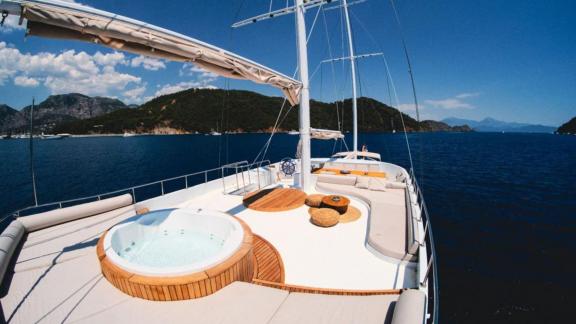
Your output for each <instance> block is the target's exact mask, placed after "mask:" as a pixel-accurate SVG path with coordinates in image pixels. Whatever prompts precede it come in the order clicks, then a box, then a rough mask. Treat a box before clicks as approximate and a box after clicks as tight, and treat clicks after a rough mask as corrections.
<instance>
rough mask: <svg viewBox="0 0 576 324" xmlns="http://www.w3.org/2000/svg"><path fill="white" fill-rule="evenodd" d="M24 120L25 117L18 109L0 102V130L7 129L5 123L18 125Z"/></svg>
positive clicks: (5, 130)
mask: <svg viewBox="0 0 576 324" xmlns="http://www.w3.org/2000/svg"><path fill="white" fill-rule="evenodd" d="M25 122H26V119H25V118H24V117H23V116H22V114H20V112H19V111H18V110H16V109H14V108H12V107H10V106H8V105H2V104H0V132H2V133H4V132H7V131H9V129H8V127H7V125H20V124H22V123H25ZM5 125H6V126H5Z"/></svg>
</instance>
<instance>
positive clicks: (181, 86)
mask: <svg viewBox="0 0 576 324" xmlns="http://www.w3.org/2000/svg"><path fill="white" fill-rule="evenodd" d="M191 88H197V89H216V87H215V86H213V85H209V84H204V83H202V82H198V81H187V82H179V83H176V84H165V85H163V86H162V87H160V89H158V90H157V91H156V93H154V96H153V97H160V96H164V95H167V94H171V93H176V92H180V91H184V90H188V89H191Z"/></svg>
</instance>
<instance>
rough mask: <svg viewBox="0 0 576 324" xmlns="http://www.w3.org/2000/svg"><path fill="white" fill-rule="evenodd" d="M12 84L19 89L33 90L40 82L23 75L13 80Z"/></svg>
mask: <svg viewBox="0 0 576 324" xmlns="http://www.w3.org/2000/svg"><path fill="white" fill-rule="evenodd" d="M14 84H15V85H17V86H20V87H30V88H34V87H37V86H38V85H39V84H40V82H39V81H38V80H37V79H34V78H29V77H27V76H24V75H19V76H17V77H15V78H14Z"/></svg>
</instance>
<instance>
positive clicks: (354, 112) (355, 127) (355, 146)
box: [342, 0, 358, 158]
mask: <svg viewBox="0 0 576 324" xmlns="http://www.w3.org/2000/svg"><path fill="white" fill-rule="evenodd" d="M342 6H343V7H344V16H345V18H346V30H347V31H348V47H349V52H350V69H351V70H352V73H351V74H352V127H353V128H352V136H353V144H352V150H353V151H354V158H356V152H358V102H357V95H356V57H355V56H354V44H353V42H352V28H351V26H350V15H349V14H348V0H343V1H342Z"/></svg>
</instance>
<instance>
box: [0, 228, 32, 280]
mask: <svg viewBox="0 0 576 324" xmlns="http://www.w3.org/2000/svg"><path fill="white" fill-rule="evenodd" d="M25 233H26V230H25V228H24V226H23V225H22V223H20V222H19V221H18V220H14V221H12V223H10V225H9V226H8V227H7V228H6V229H5V230H4V231H3V232H2V234H0V283H1V282H2V281H3V280H4V274H6V271H7V270H8V265H9V264H10V261H11V260H12V255H13V254H14V251H16V247H18V244H20V241H21V240H22V238H23V237H24V234H25Z"/></svg>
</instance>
